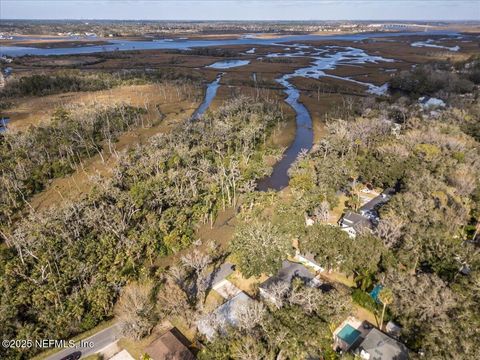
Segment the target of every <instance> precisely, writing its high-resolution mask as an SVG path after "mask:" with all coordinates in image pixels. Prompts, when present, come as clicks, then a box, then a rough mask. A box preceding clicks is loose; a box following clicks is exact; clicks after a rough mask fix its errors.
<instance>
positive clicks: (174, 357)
mask: <svg viewBox="0 0 480 360" xmlns="http://www.w3.org/2000/svg"><path fill="white" fill-rule="evenodd" d="M189 345H190V342H189V341H188V340H187V339H186V338H185V336H183V334H182V333H181V332H180V331H179V330H178V329H177V328H173V329H171V330H170V331H168V332H166V333H165V334H163V335H162V336H160V337H159V338H158V339H156V340H155V341H153V342H152V343H151V344H150V345H149V346H148V347H147V348H146V349H145V352H146V353H147V354H148V355H149V356H150V357H151V358H152V359H153V360H165V359H168V360H195V356H194V355H193V354H192V352H191V351H190V350H189V348H188V346H189Z"/></svg>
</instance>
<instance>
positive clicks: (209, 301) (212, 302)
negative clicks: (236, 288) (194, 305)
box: [205, 290, 225, 313]
mask: <svg viewBox="0 0 480 360" xmlns="http://www.w3.org/2000/svg"><path fill="white" fill-rule="evenodd" d="M224 302H225V300H224V299H223V297H222V296H221V295H220V294H219V293H218V292H216V291H215V290H212V291H210V292H209V293H208V295H207V298H206V299H205V311H206V312H208V313H210V312H211V311H213V310H215V309H216V308H217V307H219V306H220V305H222V304H223V303H224Z"/></svg>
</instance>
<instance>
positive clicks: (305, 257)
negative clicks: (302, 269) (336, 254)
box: [295, 250, 325, 272]
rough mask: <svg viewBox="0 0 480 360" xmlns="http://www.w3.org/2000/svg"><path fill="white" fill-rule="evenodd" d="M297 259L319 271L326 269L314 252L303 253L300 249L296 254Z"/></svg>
mask: <svg viewBox="0 0 480 360" xmlns="http://www.w3.org/2000/svg"><path fill="white" fill-rule="evenodd" d="M295 260H296V261H298V262H299V263H301V264H303V265H305V266H307V267H310V268H312V269H313V270H315V271H317V272H322V271H324V270H325V269H324V268H322V267H321V266H320V264H318V263H317V261H316V260H315V256H314V255H313V254H312V253H306V254H301V253H300V252H299V251H298V250H297V252H296V254H295Z"/></svg>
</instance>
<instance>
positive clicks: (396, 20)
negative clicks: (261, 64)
mask: <svg viewBox="0 0 480 360" xmlns="http://www.w3.org/2000/svg"><path fill="white" fill-rule="evenodd" d="M11 20H22V21H27V20H33V21H55V20H59V21H65V20H75V21H86V20H89V21H178V22H182V21H188V22H196V21H201V22H206V21H211V22H214V21H224V22H235V21H239V22H253V21H259V22H273V21H274V22H291V21H298V22H309V21H318V22H322V21H347V22H355V21H362V22H363V21H370V22H386V21H391V22H398V21H407V22H414V21H421V22H438V21H441V22H450V23H454V22H465V21H469V22H474V23H478V24H480V20H477V19H476V18H475V19H456V20H452V19H450V20H449V19H323V20H322V19H289V20H286V19H271V20H266V19H250V20H247V19H235V20H232V19H142V18H138V19H113V18H102V19H97V18H49V19H38V18H6V19H5V18H4V19H0V23H2V22H4V21H11Z"/></svg>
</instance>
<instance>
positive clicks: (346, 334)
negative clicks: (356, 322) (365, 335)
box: [337, 324, 361, 345]
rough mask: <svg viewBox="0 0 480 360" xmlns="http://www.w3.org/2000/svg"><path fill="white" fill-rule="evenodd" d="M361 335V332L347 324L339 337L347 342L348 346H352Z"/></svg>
mask: <svg viewBox="0 0 480 360" xmlns="http://www.w3.org/2000/svg"><path fill="white" fill-rule="evenodd" d="M360 334H361V333H360V331H358V330H357V329H355V328H353V327H352V326H351V325H349V324H347V325H345V326H344V327H343V328H342V330H340V332H339V333H338V334H337V336H338V337H339V338H340V339H342V340H343V341H345V342H346V343H347V344H348V345H352V344H353V343H354V342H355V340H357V338H358V337H359V336H360Z"/></svg>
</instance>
